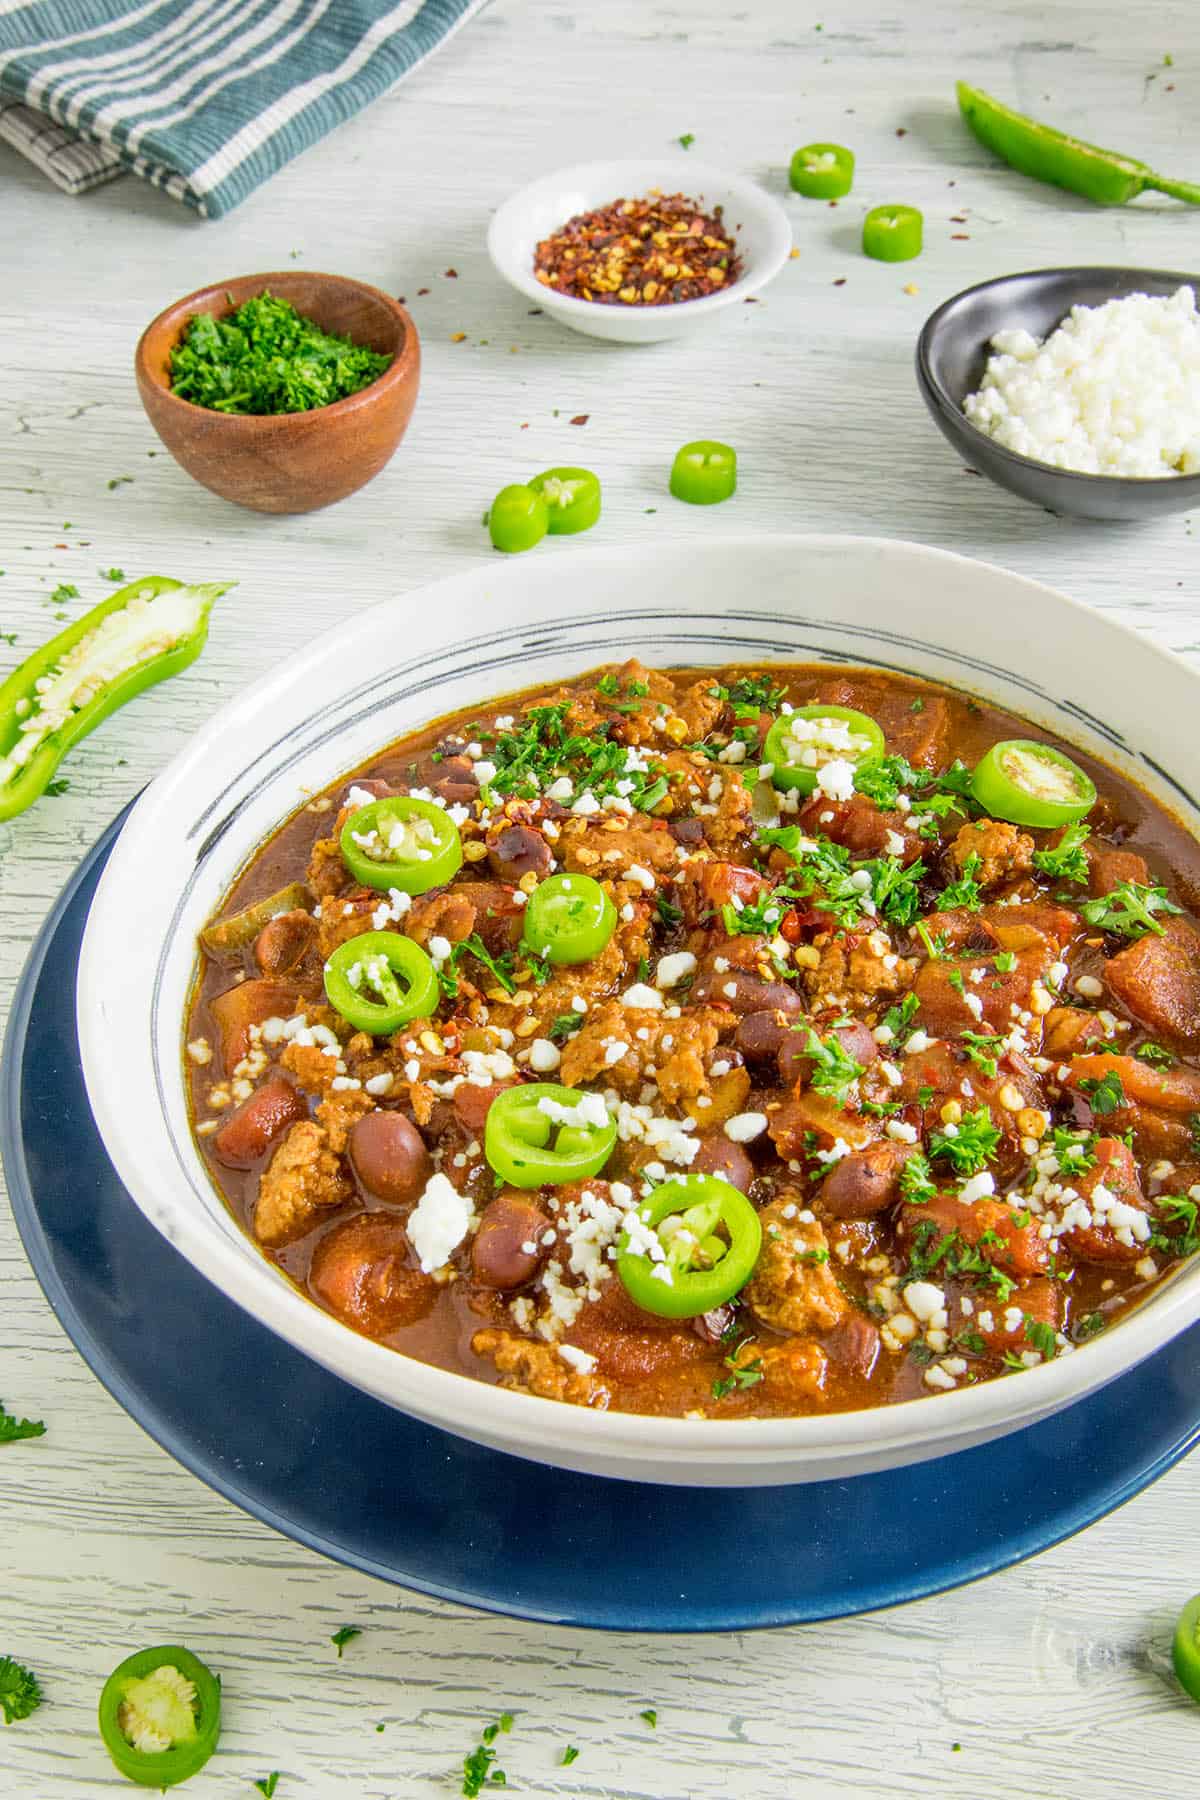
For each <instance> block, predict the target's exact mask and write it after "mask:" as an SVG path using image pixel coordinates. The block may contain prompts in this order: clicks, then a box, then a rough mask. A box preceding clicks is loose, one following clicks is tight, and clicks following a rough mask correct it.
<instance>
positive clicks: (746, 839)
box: [704, 774, 754, 859]
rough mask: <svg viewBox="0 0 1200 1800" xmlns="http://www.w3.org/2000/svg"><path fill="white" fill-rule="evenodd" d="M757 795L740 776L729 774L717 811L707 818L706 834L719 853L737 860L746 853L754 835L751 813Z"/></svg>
mask: <svg viewBox="0 0 1200 1800" xmlns="http://www.w3.org/2000/svg"><path fill="white" fill-rule="evenodd" d="M753 808H754V796H753V794H752V793H751V792H750V789H749V788H748V787H747V786H746V784H745V782H744V781H743V780H742V779H741V776H740V775H737V774H734V775H727V776H726V777H725V781H724V785H723V786H722V788H721V798H720V799H719V800H718V801H717V810H716V812H715V813H714V814H712V815H711V816H710V817H708V818H706V819H705V821H704V836H705V838H706V839H707V841H708V844H709V846H710V847H711V849H712V850H713V851H714V852H715V854H716V855H717V856H723V857H729V858H731V859H736V858H738V857H742V856H744V855H745V854H746V851H747V850H748V849H749V847H750V844H751V841H752V838H753V835H754V824H753V821H752V819H751V816H750V815H751V812H752V811H753Z"/></svg>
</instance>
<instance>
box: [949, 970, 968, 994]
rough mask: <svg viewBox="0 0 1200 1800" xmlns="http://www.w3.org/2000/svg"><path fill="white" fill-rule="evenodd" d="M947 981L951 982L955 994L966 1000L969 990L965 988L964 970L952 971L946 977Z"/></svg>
mask: <svg viewBox="0 0 1200 1800" xmlns="http://www.w3.org/2000/svg"><path fill="white" fill-rule="evenodd" d="M946 980H947V981H948V982H949V984H950V986H951V987H952V988H953V989H954V991H955V993H956V994H960V995H961V996H962V998H963V999H964V1000H965V999H966V997H967V990H966V988H965V986H964V985H963V972H962V970H961V969H950V970H949V971H948V973H947V975H946Z"/></svg>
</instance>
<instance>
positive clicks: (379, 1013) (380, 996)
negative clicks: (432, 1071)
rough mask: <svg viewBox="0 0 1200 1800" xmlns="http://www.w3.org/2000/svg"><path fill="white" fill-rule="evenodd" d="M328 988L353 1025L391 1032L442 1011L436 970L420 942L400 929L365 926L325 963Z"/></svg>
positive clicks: (331, 1000)
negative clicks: (373, 928) (403, 935)
mask: <svg viewBox="0 0 1200 1800" xmlns="http://www.w3.org/2000/svg"><path fill="white" fill-rule="evenodd" d="M325 994H326V998H327V999H328V1001H329V1004H330V1006H332V1007H333V1008H334V1009H335V1010H336V1011H337V1012H339V1013H341V1015H342V1017H343V1019H345V1021H346V1023H347V1024H348V1025H353V1026H354V1028H355V1029H356V1030H357V1031H369V1032H370V1033H371V1035H372V1036H373V1037H387V1036H389V1035H390V1033H391V1032H393V1031H399V1029H400V1027H401V1026H402V1025H407V1023H408V1021H409V1020H410V1019H427V1018H430V1017H431V1016H432V1015H433V1014H434V1013H435V1012H436V1011H437V1004H438V1000H439V998H440V995H441V990H440V988H439V986H438V978H437V971H436V970H435V968H434V966H433V964H432V962H431V961H430V960H429V958H428V956H426V954H425V952H424V950H422V948H421V946H420V945H419V944H414V943H413V941H412V939H411V938H408V937H402V936H401V935H400V933H399V932H398V931H363V932H360V933H359V935H358V937H352V938H347V940H346V942H345V943H344V944H339V945H338V947H337V949H336V950H335V951H334V953H333V955H332V956H331V957H330V958H329V961H328V962H327V963H326V964H325Z"/></svg>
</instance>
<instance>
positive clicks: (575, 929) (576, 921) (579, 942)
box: [521, 875, 617, 964]
mask: <svg viewBox="0 0 1200 1800" xmlns="http://www.w3.org/2000/svg"><path fill="white" fill-rule="evenodd" d="M616 924H617V909H616V907H615V906H614V905H613V903H612V901H611V900H610V899H609V897H608V895H607V894H606V893H605V891H604V889H603V888H602V887H601V886H600V883H599V882H598V881H593V880H592V878H591V876H590V875H550V876H548V877H547V879H546V880H545V881H542V882H539V883H538V885H537V887H535V888H534V890H533V892H532V894H530V896H529V899H528V901H527V902H526V905H525V923H524V929H523V932H522V939H521V941H522V943H523V944H524V946H525V948H526V949H527V950H532V951H533V952H534V954H535V955H537V956H544V957H545V958H546V960H547V962H552V963H556V964H563V963H583V962H590V961H591V960H592V958H593V957H594V956H599V954H600V952H601V951H602V950H603V948H604V946H605V944H607V942H608V940H609V938H610V937H611V936H612V934H613V932H614V931H615V929H616Z"/></svg>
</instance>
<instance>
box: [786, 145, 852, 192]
mask: <svg viewBox="0 0 1200 1800" xmlns="http://www.w3.org/2000/svg"><path fill="white" fill-rule="evenodd" d="M788 183H789V185H790V186H791V187H792V189H793V190H794V192H796V193H797V194H803V195H804V197H805V199H806V200H840V199H841V198H842V197H843V195H845V194H848V193H849V192H850V189H851V188H852V187H853V185H854V152H853V150H847V149H846V147H845V145H844V144H805V145H803V147H802V148H801V149H799V150H797V151H796V153H795V155H794V156H793V157H792V162H791V167H790V168H789V170H788Z"/></svg>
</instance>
